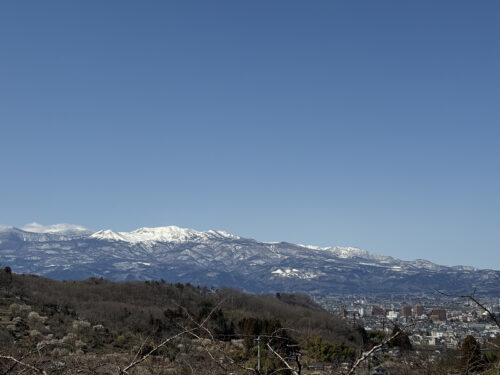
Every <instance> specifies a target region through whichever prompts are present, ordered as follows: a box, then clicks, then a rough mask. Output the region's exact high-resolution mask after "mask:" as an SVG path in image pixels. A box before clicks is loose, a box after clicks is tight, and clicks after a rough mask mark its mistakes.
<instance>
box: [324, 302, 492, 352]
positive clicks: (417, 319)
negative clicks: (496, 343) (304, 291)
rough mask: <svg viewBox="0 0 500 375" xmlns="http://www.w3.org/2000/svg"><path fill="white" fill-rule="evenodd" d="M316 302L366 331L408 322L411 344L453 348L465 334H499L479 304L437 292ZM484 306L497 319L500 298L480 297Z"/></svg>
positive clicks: (489, 336) (479, 336) (483, 338)
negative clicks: (433, 293) (436, 293)
mask: <svg viewBox="0 0 500 375" xmlns="http://www.w3.org/2000/svg"><path fill="white" fill-rule="evenodd" d="M317 301H318V302H319V303H320V304H322V305H323V306H324V307H325V308H327V309H328V310H329V311H331V312H333V313H335V314H340V315H341V316H342V317H343V318H344V319H346V320H351V321H352V322H353V323H355V324H361V325H362V326H364V327H365V329H366V330H367V331H369V330H383V331H387V332H389V331H390V330H392V328H393V327H394V325H395V324H396V325H398V326H399V327H405V326H408V325H410V326H411V329H409V332H410V340H411V342H412V344H413V345H414V346H431V347H436V348H450V349H456V348H459V347H460V345H461V342H462V340H463V339H464V338H465V337H466V336H467V335H472V336H474V337H475V338H476V339H478V340H479V342H483V343H484V342H485V341H487V340H490V339H492V338H495V337H498V336H500V329H499V328H498V326H497V325H496V324H495V323H494V322H493V321H492V319H491V317H490V316H489V314H488V313H487V312H485V311H484V310H483V309H482V308H481V307H479V306H478V305H477V304H475V303H474V302H472V301H469V300H467V299H462V298H451V297H446V296H441V295H439V296H436V295H428V296H427V295H420V296H418V297H415V296H369V297H367V296H355V295H351V296H329V297H323V298H318V299H317ZM482 302H483V303H484V306H485V307H486V308H488V310H489V311H490V312H492V313H493V314H497V315H498V317H499V319H500V300H499V299H498V298H491V297H490V298H487V297H485V298H483V299H482Z"/></svg>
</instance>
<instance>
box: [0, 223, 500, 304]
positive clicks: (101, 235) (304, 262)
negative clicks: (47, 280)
mask: <svg viewBox="0 0 500 375" xmlns="http://www.w3.org/2000/svg"><path fill="white" fill-rule="evenodd" d="M23 228H24V230H21V229H17V228H13V227H2V229H1V230H0V263H1V264H3V265H9V266H10V267H11V268H12V269H13V270H14V272H18V273H34V274H40V275H44V276H47V277H51V278H55V279H62V280H64V279H82V278H88V277H105V278H108V279H111V280H148V279H156V280H159V279H164V280H166V281H169V282H190V283H193V284H197V285H209V286H230V287H235V288H239V289H245V290H247V291H251V292H257V293H262V292H274V291H293V292H299V291H302V292H307V293H311V294H323V295H324V294H332V293H358V292H362V293H382V292H383V293H393V292H398V293H420V292H422V291H429V290H431V291H432V290H434V289H441V290H450V288H454V289H453V291H454V292H457V290H458V289H457V288H462V289H463V290H466V288H467V287H470V286H471V285H481V287H482V289H483V290H497V289H498V284H497V280H496V277H499V276H500V272H498V271H492V270H476V269H474V268H471V267H447V266H440V265H436V264H434V263H431V262H428V261H425V260H416V261H404V260H399V259H395V258H392V257H387V256H382V255H376V254H371V253H369V252H367V251H365V250H362V249H358V248H354V247H339V246H334V247H317V246H304V245H296V244H292V243H287V242H275V243H265V242H259V241H256V240H253V239H249V238H242V237H238V236H234V235H231V234H229V233H226V232H223V231H214V230H209V231H205V232H202V231H196V230H194V229H186V228H180V227H176V226H165V227H158V228H140V229H137V230H134V231H131V232H114V231H112V230H100V231H98V232H94V233H92V232H90V231H86V230H84V229H81V227H79V226H71V225H59V226H41V225H39V224H37V225H34V224H30V225H28V226H25V227H23ZM28 229H29V230H31V231H27V230H28ZM35 231H36V232H35ZM488 285H490V286H488ZM488 288H490V289H488Z"/></svg>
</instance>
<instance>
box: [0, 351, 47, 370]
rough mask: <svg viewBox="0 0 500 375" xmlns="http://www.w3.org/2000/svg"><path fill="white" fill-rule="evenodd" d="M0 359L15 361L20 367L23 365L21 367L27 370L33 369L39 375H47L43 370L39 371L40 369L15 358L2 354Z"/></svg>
mask: <svg viewBox="0 0 500 375" xmlns="http://www.w3.org/2000/svg"><path fill="white" fill-rule="evenodd" d="M0 358H2V359H8V360H9V361H13V362H15V363H17V364H18V365H21V366H24V367H26V368H29V369H31V370H33V371H36V372H38V373H39V374H42V375H47V373H46V372H45V371H44V370H41V369H39V368H37V367H35V366H32V365H30V364H28V363H25V362H22V361H20V360H18V359H16V358H14V357H12V356H10V355H1V354H0Z"/></svg>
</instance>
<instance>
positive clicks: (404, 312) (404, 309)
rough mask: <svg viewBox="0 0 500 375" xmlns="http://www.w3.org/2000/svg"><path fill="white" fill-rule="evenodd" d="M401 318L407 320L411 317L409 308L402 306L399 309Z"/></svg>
mask: <svg viewBox="0 0 500 375" xmlns="http://www.w3.org/2000/svg"><path fill="white" fill-rule="evenodd" d="M401 316H404V317H405V318H409V317H410V316H411V306H403V307H402V308H401Z"/></svg>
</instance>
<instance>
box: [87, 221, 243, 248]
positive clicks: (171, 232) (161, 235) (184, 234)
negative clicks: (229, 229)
mask: <svg viewBox="0 0 500 375" xmlns="http://www.w3.org/2000/svg"><path fill="white" fill-rule="evenodd" d="M90 238H94V239H99V240H108V241H124V242H130V243H133V244H136V243H143V242H146V243H150V242H175V243H180V242H186V241H192V240H196V239H211V238H232V239H238V238H239V237H238V236H234V235H232V234H229V233H226V232H224V231H215V230H209V231H207V232H198V231H196V230H194V229H187V228H180V227H177V226H175V225H170V226H165V227H156V228H139V229H136V230H134V231H132V232H113V231H111V230H100V231H98V232H95V233H93V234H92V235H91V236H90Z"/></svg>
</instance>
